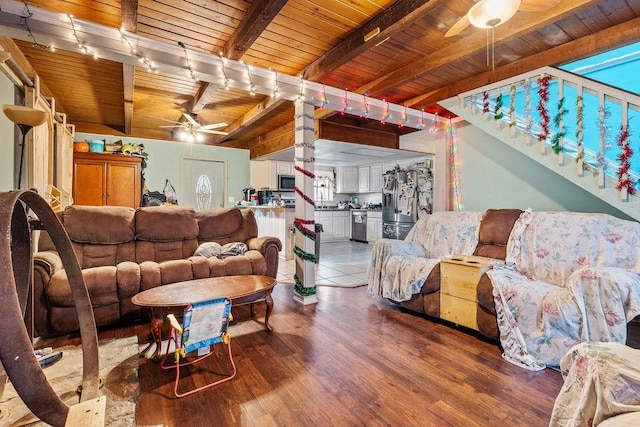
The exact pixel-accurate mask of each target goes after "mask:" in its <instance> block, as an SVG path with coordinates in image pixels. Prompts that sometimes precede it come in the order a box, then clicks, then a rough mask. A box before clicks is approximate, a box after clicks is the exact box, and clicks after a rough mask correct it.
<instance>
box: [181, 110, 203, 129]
mask: <svg viewBox="0 0 640 427" xmlns="http://www.w3.org/2000/svg"><path fill="white" fill-rule="evenodd" d="M182 115H183V116H184V118H185V119H187V121H188V122H189V123H191V124H192V125H194V126H200V125H199V124H198V122H196V121H195V119H194V118H193V117H191V116H190V115H189V114H187V113H182Z"/></svg>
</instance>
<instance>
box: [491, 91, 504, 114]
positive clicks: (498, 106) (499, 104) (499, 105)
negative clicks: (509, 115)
mask: <svg viewBox="0 0 640 427" xmlns="http://www.w3.org/2000/svg"><path fill="white" fill-rule="evenodd" d="M502 105H503V101H502V94H499V95H498V97H497V98H496V105H495V106H494V107H493V120H496V121H497V120H500V119H502V117H503V116H504V114H502Z"/></svg>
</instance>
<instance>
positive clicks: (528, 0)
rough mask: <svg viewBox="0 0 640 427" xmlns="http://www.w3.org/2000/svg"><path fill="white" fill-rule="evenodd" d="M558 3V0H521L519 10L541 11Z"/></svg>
mask: <svg viewBox="0 0 640 427" xmlns="http://www.w3.org/2000/svg"><path fill="white" fill-rule="evenodd" d="M558 3H560V0H522V1H521V2H520V7H519V10H521V11H523V12H543V11H545V10H549V9H551V8H552V7H553V6H556V5H557V4H558Z"/></svg>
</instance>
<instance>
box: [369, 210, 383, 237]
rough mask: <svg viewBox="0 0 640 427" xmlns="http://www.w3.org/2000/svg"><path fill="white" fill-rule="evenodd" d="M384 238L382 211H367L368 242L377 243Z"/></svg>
mask: <svg viewBox="0 0 640 427" xmlns="http://www.w3.org/2000/svg"><path fill="white" fill-rule="evenodd" d="M380 238H382V212H371V211H369V212H368V213H367V242H369V243H375V242H376V240H378V239H380Z"/></svg>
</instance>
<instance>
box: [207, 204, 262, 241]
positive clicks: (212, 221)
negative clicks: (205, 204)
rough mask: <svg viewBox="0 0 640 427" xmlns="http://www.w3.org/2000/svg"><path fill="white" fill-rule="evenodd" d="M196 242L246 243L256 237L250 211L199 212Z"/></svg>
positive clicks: (220, 209)
mask: <svg viewBox="0 0 640 427" xmlns="http://www.w3.org/2000/svg"><path fill="white" fill-rule="evenodd" d="M196 215H197V218H198V228H199V231H198V241H199V242H201V243H202V242H207V241H215V242H217V243H220V244H221V245H224V244H227V243H231V242H246V241H247V240H249V239H251V238H253V237H258V225H257V223H256V219H255V217H254V215H253V212H252V211H251V210H250V209H236V208H217V209H209V210H206V211H200V212H198V213H197V214H196Z"/></svg>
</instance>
